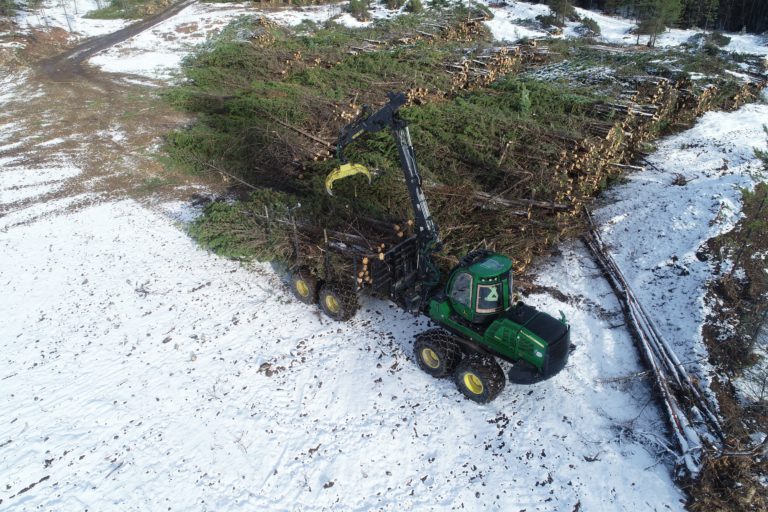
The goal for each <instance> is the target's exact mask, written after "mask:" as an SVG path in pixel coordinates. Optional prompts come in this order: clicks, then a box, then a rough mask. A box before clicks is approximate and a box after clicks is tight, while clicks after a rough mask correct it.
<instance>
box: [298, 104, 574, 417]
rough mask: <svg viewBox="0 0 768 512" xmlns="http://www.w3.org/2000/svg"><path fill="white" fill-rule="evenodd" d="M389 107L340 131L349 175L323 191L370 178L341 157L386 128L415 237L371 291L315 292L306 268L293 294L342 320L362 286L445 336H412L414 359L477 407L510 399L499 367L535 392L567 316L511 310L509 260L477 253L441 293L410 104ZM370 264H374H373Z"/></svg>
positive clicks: (559, 355) (385, 256)
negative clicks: (504, 365) (407, 113)
mask: <svg viewBox="0 0 768 512" xmlns="http://www.w3.org/2000/svg"><path fill="white" fill-rule="evenodd" d="M388 97H389V102H388V103H387V104H386V105H384V106H383V107H382V108H381V109H380V110H378V111H376V112H374V113H370V111H369V110H367V109H365V110H364V111H363V114H362V115H361V117H359V118H358V119H357V120H355V121H353V122H352V123H350V124H349V125H347V126H346V127H345V128H344V129H342V131H341V135H340V137H339V140H338V144H337V157H338V158H339V159H340V160H341V162H342V164H343V165H341V167H339V168H338V169H336V170H335V171H333V172H332V173H331V174H330V175H329V176H328V179H327V180H326V189H327V190H328V192H329V193H331V187H332V184H333V181H335V180H336V179H340V178H343V177H347V176H351V175H354V174H360V173H364V174H366V175H367V176H368V178H369V180H370V173H369V171H368V170H367V169H366V168H365V167H363V166H361V165H353V164H348V163H346V160H345V159H344V156H343V150H344V148H345V147H346V146H347V145H349V144H350V143H352V142H353V141H355V140H356V139H357V138H358V137H359V136H361V135H362V134H364V133H366V132H368V133H371V132H377V131H380V130H383V129H386V128H389V129H390V130H391V132H392V135H393V137H394V139H395V144H396V146H397V150H398V152H399V155H400V163H401V165H402V168H403V173H404V176H405V183H406V186H407V188H408V194H409V197H410V200H411V204H412V206H413V213H414V223H415V224H414V228H415V234H414V235H413V236H410V237H408V238H405V239H404V240H403V241H402V242H400V243H399V244H397V245H395V246H394V247H392V248H391V249H390V250H389V251H386V252H385V253H382V254H380V255H379V258H371V260H372V261H370V267H369V268H370V275H371V276H372V277H373V279H371V282H370V285H368V286H365V285H366V284H367V283H361V282H360V281H361V280H359V279H358V280H357V281H355V284H354V286H350V285H346V284H343V283H339V282H333V283H324V284H322V285H319V284H320V283H319V282H318V280H317V279H316V278H315V277H314V276H312V275H311V274H310V273H309V272H308V271H307V270H306V269H302V268H300V269H299V270H297V271H295V272H294V273H293V276H292V289H293V292H294V294H295V295H296V296H297V297H298V298H299V299H300V300H302V301H303V302H305V303H314V302H315V301H318V302H319V304H320V307H321V309H322V310H323V311H324V312H325V313H326V314H327V315H328V316H330V317H331V318H333V319H336V320H346V319H348V318H350V317H351V316H352V315H353V314H354V312H355V311H356V309H357V308H358V302H357V294H358V293H360V292H361V291H363V290H364V286H365V288H368V289H369V291H370V292H371V293H373V294H374V295H378V296H383V297H386V298H388V299H390V300H392V301H393V302H395V303H396V304H398V305H400V306H401V307H403V308H405V309H406V310H408V311H411V312H414V313H425V314H427V315H428V316H429V317H430V318H431V319H432V320H433V321H434V322H436V323H437V324H438V325H440V326H441V327H440V328H437V329H430V330H428V331H425V332H423V333H421V334H419V335H417V336H416V340H415V343H414V349H413V351H414V356H415V357H416V360H417V361H418V364H419V367H420V368H421V369H422V370H424V371H425V372H426V373H428V374H430V375H432V376H433V377H438V378H439V377H447V376H450V375H453V376H454V380H455V382H456V386H457V387H458V388H459V390H461V392H462V393H463V394H464V395H465V396H467V397H468V398H470V399H471V400H474V401H476V402H480V403H485V402H489V401H491V400H493V399H494V398H495V397H496V396H497V395H498V394H499V393H500V392H501V390H502V389H504V385H505V384H506V379H505V376H504V372H503V371H502V369H501V366H500V365H499V363H498V362H497V361H496V359H495V357H498V358H501V359H503V360H505V361H507V362H509V363H512V365H513V366H512V369H511V370H510V372H509V379H510V380H511V381H512V382H515V383H519V384H533V383H535V382H539V381H542V380H544V379H547V378H549V377H551V376H553V375H555V374H556V373H558V372H559V371H560V370H562V369H563V367H564V366H565V364H566V361H567V359H568V353H569V349H570V328H569V326H568V324H567V323H566V321H565V317H564V316H563V317H562V318H561V319H559V320H558V319H555V318H553V317H552V316H550V315H548V314H546V313H543V312H540V311H537V310H536V309H535V308H533V307H531V306H528V305H525V304H523V303H522V302H518V303H517V304H513V303H512V302H513V300H512V298H511V297H512V261H511V260H510V259H509V258H507V257H506V256H503V255H501V254H495V253H493V252H491V251H485V250H481V251H475V252H472V253H470V254H468V255H467V256H465V257H464V258H462V259H461V260H460V262H459V264H458V266H456V267H455V268H454V269H453V270H452V271H451V272H450V274H449V277H448V279H447V282H446V284H445V286H444V287H440V286H439V285H440V283H441V276H440V271H439V269H438V267H437V265H436V264H435V262H434V260H433V258H432V255H433V254H434V253H436V252H438V251H440V249H441V242H440V237H439V234H438V227H437V225H436V224H435V222H434V220H433V219H432V216H431V215H430V213H429V207H428V205H427V201H426V197H425V196H424V192H423V190H422V186H421V176H420V174H419V170H418V167H417V165H416V158H415V154H414V151H413V146H412V144H411V137H410V133H409V131H408V125H407V122H406V121H405V120H404V119H402V118H401V117H400V116H399V114H398V109H399V108H400V107H401V106H403V105H404V104H405V103H406V97H405V95H404V94H402V93H399V94H394V93H389V94H388ZM326 261H328V258H326ZM365 261H366V264H368V258H365ZM355 268H356V269H357V268H358V267H357V261H355ZM328 275H331V273H330V272H329V271H328V269H326V276H328ZM355 277H356V276H352V279H351V281H354V279H355ZM494 356H495V357H494Z"/></svg>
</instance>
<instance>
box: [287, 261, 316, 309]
mask: <svg viewBox="0 0 768 512" xmlns="http://www.w3.org/2000/svg"><path fill="white" fill-rule="evenodd" d="M291 292H293V295H294V297H296V298H297V299H298V300H299V301H300V302H303V303H304V304H314V303H315V302H317V278H316V277H315V276H313V275H312V273H311V272H310V271H309V269H307V268H304V267H302V268H299V269H297V270H295V271H294V272H292V273H291Z"/></svg>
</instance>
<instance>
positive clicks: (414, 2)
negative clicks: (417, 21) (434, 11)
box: [408, 0, 424, 14]
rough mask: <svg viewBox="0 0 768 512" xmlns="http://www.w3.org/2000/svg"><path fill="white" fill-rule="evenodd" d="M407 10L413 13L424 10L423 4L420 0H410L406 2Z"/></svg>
mask: <svg viewBox="0 0 768 512" xmlns="http://www.w3.org/2000/svg"><path fill="white" fill-rule="evenodd" d="M408 10H409V11H410V12H412V13H414V14H418V13H420V12H424V4H422V3H421V0H411V1H410V2H409V3H408Z"/></svg>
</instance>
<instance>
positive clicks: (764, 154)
mask: <svg viewBox="0 0 768 512" xmlns="http://www.w3.org/2000/svg"><path fill="white" fill-rule="evenodd" d="M763 131H765V134H766V135H767V136H768V126H763ZM755 156H756V157H757V158H759V159H760V160H762V161H763V164H764V165H765V170H766V171H768V150H766V151H763V150H761V149H757V148H755Z"/></svg>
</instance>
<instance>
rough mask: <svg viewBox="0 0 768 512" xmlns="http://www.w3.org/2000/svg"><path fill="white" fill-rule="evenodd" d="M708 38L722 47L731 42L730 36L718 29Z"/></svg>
mask: <svg viewBox="0 0 768 512" xmlns="http://www.w3.org/2000/svg"><path fill="white" fill-rule="evenodd" d="M708 39H709V40H710V41H712V42H713V43H714V44H716V45H717V46H720V47H723V46H728V45H729V44H730V43H731V38H730V37H728V36H726V35H724V34H723V33H722V32H717V31H715V32H712V33H711V34H710V35H709V38H708Z"/></svg>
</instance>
